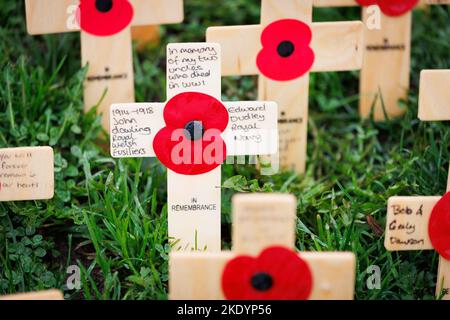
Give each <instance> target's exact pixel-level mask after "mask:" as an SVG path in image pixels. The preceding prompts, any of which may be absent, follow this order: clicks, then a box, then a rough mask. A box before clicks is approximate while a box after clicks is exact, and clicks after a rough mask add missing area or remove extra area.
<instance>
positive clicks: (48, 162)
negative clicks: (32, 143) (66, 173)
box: [0, 147, 54, 201]
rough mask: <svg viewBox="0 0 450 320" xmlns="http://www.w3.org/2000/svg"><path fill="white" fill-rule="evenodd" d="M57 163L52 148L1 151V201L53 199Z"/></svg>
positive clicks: (24, 148)
mask: <svg viewBox="0 0 450 320" xmlns="http://www.w3.org/2000/svg"><path fill="white" fill-rule="evenodd" d="M53 163H54V160H53V149H52V148H50V147H23V148H10V149H0V201H22V200H47V199H51V198H53V194H54V165H53Z"/></svg>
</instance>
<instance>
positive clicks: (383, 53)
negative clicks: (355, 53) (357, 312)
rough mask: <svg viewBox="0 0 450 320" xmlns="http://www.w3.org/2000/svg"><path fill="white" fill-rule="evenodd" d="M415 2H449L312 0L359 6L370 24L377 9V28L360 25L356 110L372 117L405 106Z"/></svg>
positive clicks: (432, 0) (426, 0)
mask: <svg viewBox="0 0 450 320" xmlns="http://www.w3.org/2000/svg"><path fill="white" fill-rule="evenodd" d="M418 4H427V5H433V4H450V0H420V1H419V0H314V6H316V7H343V6H358V5H360V6H363V7H364V8H363V10H362V16H363V18H362V20H363V22H365V23H366V24H370V20H371V19H372V16H373V15H374V12H373V11H371V10H368V9H367V7H368V6H372V5H378V6H379V8H380V10H381V17H380V18H381V19H380V27H381V29H369V28H368V27H367V26H366V27H365V28H364V29H365V30H364V40H365V45H364V49H363V51H364V59H363V66H362V69H361V75H360V89H359V91H360V102H359V113H360V115H361V116H362V117H364V118H368V117H369V116H371V114H372V112H373V117H374V119H375V120H379V121H382V120H385V118H386V115H387V116H389V117H395V116H400V115H402V114H403V113H405V112H406V108H405V107H402V106H401V105H400V104H399V100H407V98H408V89H409V82H410V77H409V74H410V60H411V30H412V10H413V9H414V7H415V6H416V5H418Z"/></svg>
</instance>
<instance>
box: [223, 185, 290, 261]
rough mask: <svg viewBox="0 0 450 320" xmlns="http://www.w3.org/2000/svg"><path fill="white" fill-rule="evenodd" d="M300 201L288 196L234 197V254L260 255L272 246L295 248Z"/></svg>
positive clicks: (254, 195) (271, 194)
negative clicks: (297, 212)
mask: <svg viewBox="0 0 450 320" xmlns="http://www.w3.org/2000/svg"><path fill="white" fill-rule="evenodd" d="M296 209H297V200H296V199H295V197H294V196H293V195H289V194H285V195H282V194H276V193H270V194H238V195H235V196H234V197H233V237H232V238H233V252H235V253H247V254H252V255H257V254H259V253H260V252H261V250H263V249H264V248H267V247H269V246H277V245H279V246H284V247H287V248H291V249H294V248H295V225H296Z"/></svg>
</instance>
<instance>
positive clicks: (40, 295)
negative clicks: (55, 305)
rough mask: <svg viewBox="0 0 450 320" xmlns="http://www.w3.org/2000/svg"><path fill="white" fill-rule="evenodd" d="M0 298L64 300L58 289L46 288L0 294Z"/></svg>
mask: <svg viewBox="0 0 450 320" xmlns="http://www.w3.org/2000/svg"><path fill="white" fill-rule="evenodd" d="M0 300H64V295H63V294H62V292H61V291H59V290H47V291H36V292H28V293H19V294H14V295H8V296H3V297H2V296H0Z"/></svg>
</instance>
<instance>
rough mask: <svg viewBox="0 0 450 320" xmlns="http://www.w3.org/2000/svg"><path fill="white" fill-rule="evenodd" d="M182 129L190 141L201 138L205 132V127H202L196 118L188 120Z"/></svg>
mask: <svg viewBox="0 0 450 320" xmlns="http://www.w3.org/2000/svg"><path fill="white" fill-rule="evenodd" d="M184 130H185V132H184V134H185V136H186V138H188V139H190V140H192V141H196V140H199V139H201V138H203V135H204V134H205V128H204V127H203V125H202V123H201V121H196V120H194V121H190V122H188V123H187V124H186V126H185V127H184Z"/></svg>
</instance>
